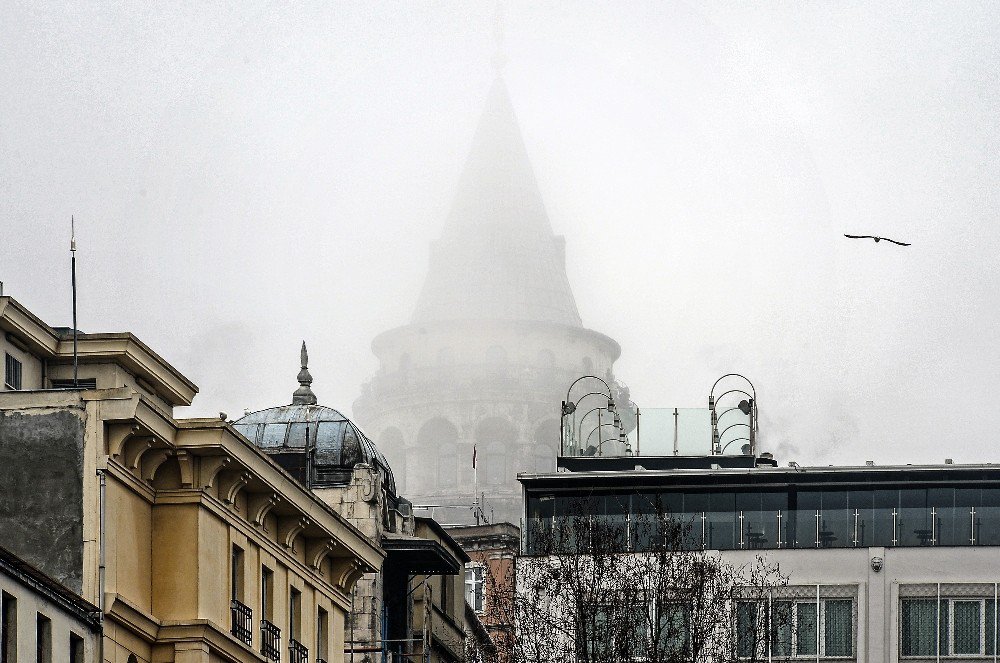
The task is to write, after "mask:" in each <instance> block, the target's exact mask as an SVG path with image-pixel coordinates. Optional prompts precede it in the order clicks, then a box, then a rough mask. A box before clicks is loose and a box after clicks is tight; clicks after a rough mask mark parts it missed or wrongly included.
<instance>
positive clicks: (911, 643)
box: [899, 596, 996, 657]
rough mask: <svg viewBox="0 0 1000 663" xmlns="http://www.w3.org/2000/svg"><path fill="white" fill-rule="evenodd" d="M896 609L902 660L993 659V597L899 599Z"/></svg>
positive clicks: (994, 610)
mask: <svg viewBox="0 0 1000 663" xmlns="http://www.w3.org/2000/svg"><path fill="white" fill-rule="evenodd" d="M900 608H901V609H900V625H899V630H900V635H899V640H900V642H899V648H900V654H901V655H902V656H937V655H938V653H939V652H940V655H941V656H947V657H953V656H993V652H994V651H995V649H996V603H995V599H994V597H992V596H991V597H989V598H971V597H970V598H961V599H945V598H942V599H941V600H940V601H938V599H902V601H901V606H900Z"/></svg>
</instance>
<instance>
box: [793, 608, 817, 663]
mask: <svg viewBox="0 0 1000 663" xmlns="http://www.w3.org/2000/svg"><path fill="white" fill-rule="evenodd" d="M818 638H819V631H818V630H817V628H816V604H815V603H796V604H795V655H796V656H815V655H816V646H817V645H818V644H819V642H818Z"/></svg>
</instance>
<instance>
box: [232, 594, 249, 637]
mask: <svg viewBox="0 0 1000 663" xmlns="http://www.w3.org/2000/svg"><path fill="white" fill-rule="evenodd" d="M229 613H230V615H231V616H232V625H231V626H230V629H229V632H230V633H232V634H233V637H235V638H236V639H237V640H239V641H240V642H242V643H244V644H245V645H247V646H253V631H252V630H251V626H250V625H251V624H252V623H253V610H251V609H250V606H248V605H245V604H243V603H241V602H240V601H237V600H236V599H233V600H232V601H231V602H230V604H229Z"/></svg>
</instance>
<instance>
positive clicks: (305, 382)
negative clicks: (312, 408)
mask: <svg viewBox="0 0 1000 663" xmlns="http://www.w3.org/2000/svg"><path fill="white" fill-rule="evenodd" d="M299 356H300V358H301V362H300V363H301V364H302V368H301V369H300V370H299V374H298V376H297V377H296V379H297V380H298V381H299V388H298V389H296V390H295V391H294V392H293V393H292V405H316V394H314V393H313V390H312V381H313V376H312V375H311V374H310V373H309V352H308V351H307V350H306V342H305V341H302V352H301V353H300V355H299Z"/></svg>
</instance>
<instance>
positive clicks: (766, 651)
mask: <svg viewBox="0 0 1000 663" xmlns="http://www.w3.org/2000/svg"><path fill="white" fill-rule="evenodd" d="M831 601H848V602H850V606H851V639H850V642H851V653H850V654H847V655H843V654H836V655H833V654H827V651H826V650H827V645H826V619H827V614H828V610H827V607H826V604H827V603H828V602H831ZM738 603H745V604H750V605H756V606H757V610H756V611H755V612H756V614H755V617H754V620H755V623H756V624H757V628H758V629H759V628H762V627H763V628H766V631H767V637H766V638H765V639H764V640H763V641H762V642H758V643H755V649H756V651H755V653H754V655H753V656H739V655H738V652H739V649H738V648H739V637H740V634H739V622H738V621H737V622H736V623H734V624H733V629H734V631H736V636H735V639H734V646H735V647H736V648H737V658H739V659H740V660H767V659H769V658H782V659H788V660H809V659H813V660H815V659H824V660H840V661H851V660H857V657H858V647H857V637H858V634H857V609H858V606H857V597H853V596H843V597H840V596H821V597H819V598H818V599H817V598H816V597H812V598H808V599H807V598H793V597H787V596H775V597H772V598H771V599H770V601H762V600H754V599H745V600H741V601H738ZM782 603H783V604H787V605H788V606H790V621H789V623H788V636H789V642H788V647H789V651H790V652H791V653H790V654H787V655H786V654H783V653H776V652H775V651H774V650H775V649H776V648H777V642H778V638H777V631H776V630H775V629H776V626H775V624H774V617H773V615H774V613H775V609H776V607H777V606H778V604H782ZM802 605H809V606H815V608H816V623H815V628H816V631H817V633H816V639H815V645H814V646H815V650H814V651H812V652H810V653H800V652H799V606H802ZM737 610H738V608H737ZM737 615H738V613H737ZM736 618H737V619H738V616H737V617H736ZM763 620H766V623H765V624H762V623H761V622H762V621H763ZM908 658H909V657H908ZM914 658H917V657H914Z"/></svg>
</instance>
